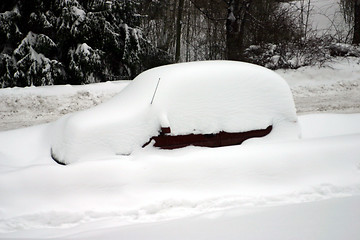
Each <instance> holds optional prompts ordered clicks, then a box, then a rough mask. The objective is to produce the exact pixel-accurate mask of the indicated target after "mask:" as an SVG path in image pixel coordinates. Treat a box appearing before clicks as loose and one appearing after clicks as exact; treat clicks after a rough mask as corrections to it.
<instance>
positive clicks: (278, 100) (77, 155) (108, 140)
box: [51, 61, 299, 163]
mask: <svg viewBox="0 0 360 240" xmlns="http://www.w3.org/2000/svg"><path fill="white" fill-rule="evenodd" d="M157 86H158V87H157ZM155 91H156V92H155ZM155 93H156V94H155ZM162 125H163V126H162ZM164 125H165V126H164ZM270 125H272V126H273V130H272V133H271V134H270V135H269V137H268V138H278V137H280V136H281V137H286V138H293V139H295V138H297V137H298V134H299V133H298V129H297V127H298V125H297V116H296V111H295V106H294V101H293V97H292V94H291V91H290V88H289V86H288V85H287V83H286V82H285V81H284V80H283V79H282V78H281V77H280V76H279V75H277V74H276V73H274V72H273V71H271V70H268V69H266V68H263V67H259V66H256V65H252V64H247V63H241V62H231V61H208V62H193V63H182V64H173V65H168V66H163V67H158V68H154V69H151V70H148V71H146V72H144V73H142V74H140V75H139V76H138V77H136V79H134V80H133V82H132V83H131V84H129V85H128V86H127V87H126V88H125V89H124V90H123V91H122V92H121V93H120V94H119V95H118V96H117V97H115V98H113V99H112V100H110V101H108V102H106V103H104V104H101V105H98V106H97V107H95V108H93V109H89V110H86V111H83V112H79V113H76V114H73V115H68V116H66V117H64V118H62V119H60V120H59V121H58V122H57V123H56V124H55V125H54V134H53V140H52V145H51V147H52V153H53V156H54V157H55V158H56V159H57V160H59V161H61V162H64V163H72V162H77V161H87V160H92V159H98V158H99V157H100V156H107V155H115V154H117V155H126V154H130V153H132V152H133V151H134V150H136V149H138V148H140V147H141V146H142V145H144V144H145V143H146V142H147V141H148V140H149V139H150V138H151V137H152V136H156V135H158V132H159V130H160V128H161V127H169V126H170V128H171V134H173V135H184V134H190V133H203V134H209V133H217V132H220V131H226V132H245V131H250V130H258V129H265V128H267V127H268V126H270Z"/></svg>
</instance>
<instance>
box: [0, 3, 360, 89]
mask: <svg viewBox="0 0 360 240" xmlns="http://www.w3.org/2000/svg"><path fill="white" fill-rule="evenodd" d="M316 1H319V0H297V1H287V0H207V1H205V0H165V1H159V0H4V1H2V2H1V3H0V87H2V88H4V87H14V86H19V87H24V86H40V85H53V84H86V83H95V82H104V81H111V80H119V79H132V78H134V77H135V76H136V75H137V74H139V73H141V72H142V71H144V70H146V69H149V68H152V67H156V66H160V65H164V64H169V63H175V62H188V61H199V60H220V59H228V60H237V61H247V62H252V63H256V64H259V65H263V66H265V67H268V68H271V69H277V68H298V67H301V66H305V65H314V64H320V65H321V64H322V63H323V62H325V61H326V60H328V59H329V58H331V57H332V56H357V57H360V48H359V44H360V0H339V1H335V0H334V1H327V2H329V4H330V6H333V5H337V6H338V9H339V13H338V14H340V15H341V18H342V19H343V21H341V23H339V22H337V21H335V20H334V19H332V18H331V17H329V16H325V17H327V18H328V20H329V21H330V22H331V29H330V28H329V29H321V31H319V29H316V27H314V25H313V24H311V22H310V19H311V14H312V11H313V10H314V3H315V2H316ZM319 33H320V34H319Z"/></svg>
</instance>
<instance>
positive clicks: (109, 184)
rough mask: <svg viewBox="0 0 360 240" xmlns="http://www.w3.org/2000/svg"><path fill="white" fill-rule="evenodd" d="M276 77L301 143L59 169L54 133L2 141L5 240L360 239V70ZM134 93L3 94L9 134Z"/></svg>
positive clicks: (349, 64)
mask: <svg viewBox="0 0 360 240" xmlns="http://www.w3.org/2000/svg"><path fill="white" fill-rule="evenodd" d="M278 73H279V74H281V75H282V76H283V77H284V78H285V79H286V80H287V81H288V83H289V85H290V87H291V89H292V92H293V94H294V98H295V103H296V107H297V111H298V113H299V123H300V126H301V131H302V139H300V140H291V141H289V140H286V141H277V142H267V143H265V142H263V143H261V142H251V141H250V142H249V143H245V144H243V145H241V146H231V147H223V148H216V149H209V148H200V147H187V148H183V149H178V150H172V151H169V150H159V149H155V148H153V147H151V146H148V147H146V148H145V149H142V150H138V151H136V152H134V153H133V154H131V155H130V156H120V155H119V156H115V157H111V158H106V159H101V160H102V161H92V162H81V163H75V164H71V165H68V166H61V165H58V164H56V163H55V162H54V161H52V159H51V157H50V139H51V136H49V134H48V133H49V129H50V128H51V127H52V124H41V125H38V126H33V127H29V128H23V129H17V130H12V131H3V132H0V239H14V238H15V239H49V238H54V239H289V240H290V239H307V240H310V239H314V240H315V239H316V240H319V239H324V240H331V239H352V240H357V239H359V236H360V228H359V226H360V211H359V207H358V206H359V205H360V147H359V146H360V124H359V122H360V114H359V113H360V86H359V84H360V66H359V60H358V59H355V58H353V59H338V60H336V61H334V62H332V63H328V65H327V66H326V67H323V68H316V67H306V68H301V69H298V70H287V71H278ZM127 84H128V82H122V81H120V82H116V83H102V84H94V85H89V86H55V87H40V88H25V89H20V88H15V89H2V90H0V98H1V101H0V106H1V107H0V109H1V114H2V115H1V127H2V129H3V130H5V129H12V128H19V127H22V126H26V125H33V124H35V123H36V124H37V123H43V122H47V121H52V120H54V119H56V118H58V117H60V116H61V115H63V114H65V113H67V112H71V111H77V110H79V109H84V108H88V107H90V106H93V105H96V104H98V103H100V102H102V101H105V100H106V99H109V98H110V97H111V96H113V95H114V94H116V93H118V92H120V91H121V89H123V88H124V87H125V86H126V85H127ZM34 101H35V102H34ZM28 108H29V109H28ZM38 109H40V110H41V109H42V112H40V113H39V112H37V111H38ZM309 113H310V114H309ZM335 113H336V114H335ZM345 113H346V114H345ZM36 117H37V118H36ZM32 118H34V119H35V120H34V121H32V120H31V119H32ZM24 122H25V123H24Z"/></svg>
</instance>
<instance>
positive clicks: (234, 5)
mask: <svg viewBox="0 0 360 240" xmlns="http://www.w3.org/2000/svg"><path fill="white" fill-rule="evenodd" d="M250 5H251V0H244V1H241V0H230V2H229V8H228V16H227V20H226V55H227V59H228V60H236V61H241V60H243V52H244V36H245V34H244V33H245V27H246V21H247V18H248V15H249V9H250Z"/></svg>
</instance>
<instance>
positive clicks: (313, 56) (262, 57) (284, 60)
mask: <svg viewBox="0 0 360 240" xmlns="http://www.w3.org/2000/svg"><path fill="white" fill-rule="evenodd" d="M330 44H331V39H330V38H313V39H309V40H307V41H305V42H301V41H300V42H287V43H280V44H263V45H251V46H249V47H248V48H247V49H246V50H245V57H246V59H247V61H249V62H251V63H255V64H259V65H261V66H265V67H267V68H270V69H279V68H299V67H302V66H307V65H316V64H322V63H324V62H325V61H326V60H328V59H329V58H330V52H329V45H330Z"/></svg>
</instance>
